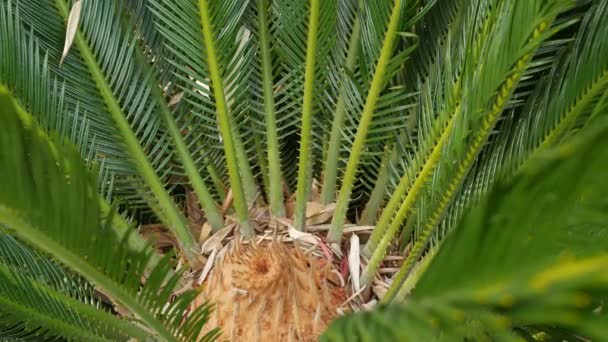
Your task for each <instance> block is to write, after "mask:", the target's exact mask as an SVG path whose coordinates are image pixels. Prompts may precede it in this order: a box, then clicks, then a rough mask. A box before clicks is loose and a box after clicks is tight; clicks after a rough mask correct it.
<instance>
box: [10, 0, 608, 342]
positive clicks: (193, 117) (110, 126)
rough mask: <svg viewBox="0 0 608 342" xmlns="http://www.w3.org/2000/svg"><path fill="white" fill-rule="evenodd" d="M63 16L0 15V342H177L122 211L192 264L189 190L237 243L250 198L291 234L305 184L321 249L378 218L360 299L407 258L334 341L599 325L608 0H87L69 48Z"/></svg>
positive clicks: (247, 220)
mask: <svg viewBox="0 0 608 342" xmlns="http://www.w3.org/2000/svg"><path fill="white" fill-rule="evenodd" d="M76 1H78V0H53V1H43V0H31V1H26V0H5V1H2V2H0V89H2V90H1V94H0V101H2V103H1V104H0V123H1V124H0V153H1V154H0V224H1V225H2V227H3V228H6V229H5V230H6V232H5V231H4V230H3V231H2V232H0V277H2V279H0V281H2V284H1V285H0V301H3V303H7V304H6V305H7V306H6V307H8V305H10V307H11V308H14V310H4V311H3V312H2V313H5V312H6V314H3V315H2V317H1V318H0V336H3V337H2V338H4V336H6V338H13V337H14V338H24V339H28V338H32V337H33V338H35V337H37V336H41V337H45V338H46V337H49V338H51V337H53V338H54V337H64V338H68V339H76V340H78V339H89V338H91V339H94V338H100V339H104V338H105V339H124V338H126V337H127V336H136V337H143V335H146V334H151V335H153V338H158V339H165V340H189V339H193V338H194V337H195V336H197V335H198V332H199V331H200V329H201V326H202V324H203V323H204V321H205V318H206V315H208V310H209V308H208V307H207V306H203V307H201V308H200V309H199V310H198V311H196V312H191V313H189V319H188V320H186V323H182V318H183V317H184V315H185V313H186V311H187V310H188V307H189V304H190V302H191V300H192V299H193V297H194V295H195V294H194V293H186V294H183V295H181V296H178V298H173V295H172V293H173V290H174V289H175V287H176V284H177V282H178V280H179V279H180V277H181V276H182V274H177V275H173V263H172V262H170V260H169V259H170V258H171V257H170V256H166V257H165V258H164V259H161V258H160V256H158V255H156V254H155V253H154V252H153V251H152V249H151V248H150V247H149V246H148V245H146V243H145V242H144V241H143V239H142V238H141V236H140V235H139V234H137V233H135V230H134V229H133V228H134V227H135V226H136V225H137V223H136V222H135V221H136V220H137V221H140V222H141V223H147V222H159V221H160V222H162V223H163V224H164V226H165V227H166V228H167V229H168V230H169V231H170V232H171V233H172V234H173V236H174V238H175V240H176V241H177V244H178V248H177V249H176V251H177V253H176V254H177V257H178V258H181V257H182V256H183V257H185V258H186V259H187V261H188V263H187V264H185V265H184V266H185V267H184V269H187V268H188V267H193V268H196V267H197V266H200V265H198V264H199V258H198V256H197V254H198V253H199V252H200V245H199V241H197V239H196V238H195V235H194V231H193V230H192V229H191V225H190V224H189V222H188V221H187V218H186V215H185V213H184V212H183V210H182V208H183V207H184V199H183V197H184V196H183V194H184V192H185V193H194V194H195V196H196V199H197V200H198V204H199V205H200V209H201V210H202V211H203V213H204V216H205V218H206V220H207V222H208V223H209V224H210V225H211V226H212V229H214V230H218V229H220V228H222V227H223V226H224V224H225V221H228V222H230V221H231V220H234V219H236V222H238V224H239V225H240V233H241V235H243V236H251V235H253V234H254V233H255V231H254V228H255V227H256V225H255V224H254V222H252V221H253V220H252V219H253V217H251V214H250V209H251V208H252V207H257V208H256V209H259V208H260V207H266V206H267V207H268V208H269V212H270V216H274V217H279V218H282V219H293V226H294V227H295V228H297V229H302V230H306V228H307V227H306V226H305V221H306V220H305V219H306V217H305V216H306V215H305V214H306V205H307V202H308V201H310V200H311V199H313V198H312V191H311V185H312V184H313V183H312V181H313V179H315V180H317V181H319V182H320V183H321V191H320V194H319V199H318V200H319V201H321V202H322V203H323V204H325V205H330V204H335V205H336V209H335V215H334V217H333V220H332V225H331V229H330V231H329V234H328V236H327V239H328V240H330V241H332V242H340V241H341V240H342V230H343V226H344V223H345V222H347V220H350V221H358V222H360V223H362V224H365V225H376V227H375V229H374V230H373V232H372V235H371V238H370V239H369V240H368V242H367V244H366V246H365V248H364V255H365V256H366V257H369V262H368V263H367V265H366V269H365V271H364V272H363V275H362V279H361V283H362V284H363V285H364V286H368V285H370V283H371V282H372V280H373V279H374V276H375V275H376V273H377V269H378V267H379V266H380V264H381V263H382V261H383V258H384V255H385V254H386V252H387V250H388V247H389V246H390V245H391V244H393V243H394V242H395V241H396V237H397V236H398V234H400V235H401V238H400V240H401V241H400V242H401V243H402V247H405V245H407V244H411V249H410V252H409V254H408V255H407V258H406V260H405V262H404V263H403V266H402V267H401V270H400V271H399V273H398V274H397V275H396V277H395V278H394V279H393V281H392V285H391V287H390V289H389V291H388V293H387V295H386V296H385V297H384V298H382V301H383V302H390V301H402V300H404V299H407V300H408V305H407V306H406V307H403V306H395V307H390V306H388V307H382V308H381V309H380V311H379V312H376V313H362V314H359V315H355V316H354V318H353V319H352V320H348V319H347V320H341V321H340V323H337V325H336V326H335V328H333V329H335V330H332V331H330V332H329V333H328V335H327V337H328V338H329V339H337V340H340V339H347V340H348V339H349V338H350V337H352V338H353V339H356V338H362V339H363V338H364V337H366V336H369V338H372V339H375V338H380V337H382V336H380V337H379V335H378V334H380V332H385V333H386V334H385V335H384V336H385V337H386V338H387V339H389V340H390V339H393V340H394V339H401V338H403V339H408V338H409V339H413V340H433V339H443V340H448V341H449V340H454V339H463V338H467V339H473V340H483V339H487V340H493V339H498V340H501V339H504V340H514V339H515V340H516V339H520V338H527V339H530V338H531V337H530V336H536V334H539V333H544V334H547V336H550V337H551V338H566V337H567V336H572V335H571V334H582V335H585V336H591V337H598V338H602V337H604V336H605V334H606V332H605V331H604V330H603V329H602V326H601V323H602V322H604V323H605V314H604V315H603V316H602V315H595V314H592V311H593V309H595V308H597V307H599V306H600V304H601V303H602V302H601V301H602V298H603V299H604V300H605V298H606V294H605V289H606V287H607V285H608V284H606V279H604V278H602V277H601V275H600V273H597V272H599V271H600V270H603V268H602V266H601V262H602V261H603V262H605V260H604V259H605V254H606V252H607V251H606V249H605V244H601V243H599V242H600V241H604V240H605V237H606V232H605V226H604V223H603V222H604V221H605V217H604V215H603V212H604V211H606V208H605V204H606V203H605V200H604V199H603V198H601V189H602V186H604V185H605V181H604V180H603V179H602V177H601V175H602V171H603V170H605V169H607V168H606V165H604V164H602V158H600V157H601V156H602V155H603V154H606V149H605V148H603V147H602V146H601V145H602V143H600V141H601V139H603V138H602V137H601V133H600V132H603V131H602V130H603V129H604V128H595V126H598V127H605V126H604V124H603V117H604V116H605V115H606V112H607V111H606V109H607V106H608V41H607V40H606V39H605V37H607V36H608V2H606V1H604V0H587V1H574V0H551V1H549V0H480V1H465V0H221V1H219V0H198V1H194V0H173V1H169V0H126V1H122V0H107V1H90V0H80V1H81V4H82V14H81V17H80V22H79V23H78V24H77V30H76V34H75V37H74V43H73V44H72V46H71V48H70V50H69V53H68V54H67V56H65V59H63V58H62V48H63V46H64V41H65V38H66V25H67V21H68V15H69V11H70V8H71V7H72V6H73V5H74V4H75V3H76ZM62 59H63V63H60V61H61V60H62ZM582 132H584V134H583V133H582ZM578 135H583V138H576V136H578ZM572 137H575V139H571V138H572ZM604 143H605V142H604ZM556 146H557V148H556ZM604 159H605V158H604ZM602 168H603V169H602ZM497 182H499V184H498V185H497V186H496V183H497ZM492 189H493V190H492ZM604 190H606V189H604ZM488 192H491V193H490V194H489V195H488ZM292 195H295V197H294V196H292ZM314 200H317V198H314ZM292 201H293V202H294V203H295V204H294V203H291V202H292ZM220 203H227V204H231V207H229V208H223V207H222V209H225V210H220V205H219V204H220ZM187 204H188V206H189V207H190V206H192V205H193V204H192V203H187ZM287 204H294V206H295V210H294V211H295V215H294V217H289V218H285V217H284V216H285V215H286V213H287V212H288V210H286V209H287ZM116 211H118V212H120V214H121V215H119V214H118V213H115V212H116ZM256 212H257V210H256ZM467 213H468V214H467ZM281 222H284V220H282V221H281ZM7 234H8V235H7ZM9 235H10V237H9ZM446 236H447V238H446ZM12 237H15V238H16V239H18V240H19V241H20V242H17V240H11V239H12ZM444 238H445V240H444ZM26 246H27V247H26ZM429 248H432V249H429ZM516 251H517V252H516ZM562 254H563V255H565V256H563V255H562ZM562 256H563V258H562ZM50 260H52V261H50ZM23 264H25V265H27V267H28V268H27V270H24V271H23V272H17V270H18V268H17V267H22V266H16V265H23ZM63 267H65V269H64V268H63ZM577 272H580V273H577ZM167 273H168V275H167ZM76 274H78V275H76ZM80 277H82V278H80ZM543 277H545V278H543ZM59 278H62V279H67V280H68V281H67V283H66V282H64V281H63V280H62V281H58V279H59ZM144 278H145V279H147V281H145V282H142V281H141V280H142V279H144ZM543 279H549V280H543ZM543 281H544V282H545V286H547V288H545V289H543V291H540V290H538V288H535V287H534V286H533V284H534V283H535V282H536V283H538V282H540V283H542V282H543ZM93 289H95V290H93ZM412 289H413V292H411V295H410V290H412ZM96 291H100V292H102V293H103V294H104V295H105V296H107V297H109V298H110V300H111V301H112V302H113V303H114V304H117V305H120V306H121V307H124V308H126V310H128V311H130V312H131V313H132V314H133V317H126V318H125V319H123V320H119V319H118V318H116V317H115V316H113V315H112V314H111V313H110V312H109V311H107V310H106V309H105V308H104V307H102V305H101V304H100V302H99V300H98V295H97V292H96ZM583 299H589V300H588V301H585V300H583ZM1 310H2V308H0V311H1ZM394 316H399V317H400V324H393V323H392V322H387V321H386V320H387V319H393V317H394ZM30 317H31V319H30ZM602 320H604V321H602ZM387 323H390V324H387ZM340 327H342V328H343V329H346V330H340ZM351 327H352V329H351ZM437 327H441V329H439V330H438V329H436V328H437ZM349 329H351V330H352V331H350V332H349V333H352V334H354V335H352V336H351V335H348V334H347V335H340V334H344V333H345V331H347V330H349ZM380 329H381V330H380ZM1 334H5V335H1ZM214 334H216V332H215V331H214V332H211V333H210V334H209V335H208V336H207V337H206V338H208V339H213V338H214V336H215V335H214ZM390 334H393V335H392V337H391V336H389V335H390ZM569 334H570V335H569Z"/></svg>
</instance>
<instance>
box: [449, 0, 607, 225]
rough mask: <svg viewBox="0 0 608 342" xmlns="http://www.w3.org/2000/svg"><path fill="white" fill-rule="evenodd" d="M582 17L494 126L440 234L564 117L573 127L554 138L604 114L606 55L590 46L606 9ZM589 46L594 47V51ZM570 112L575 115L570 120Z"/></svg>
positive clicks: (545, 138)
mask: <svg viewBox="0 0 608 342" xmlns="http://www.w3.org/2000/svg"><path fill="white" fill-rule="evenodd" d="M583 13H585V16H584V17H583V20H582V22H581V23H580V27H579V28H578V31H577V35H576V37H575V39H574V41H572V42H570V44H568V45H566V46H563V45H561V44H559V45H558V48H559V52H560V53H559V54H558V56H557V58H555V60H554V61H553V62H552V64H553V67H552V69H551V70H548V71H547V72H546V73H544V74H541V75H537V76H536V77H538V78H539V79H540V80H539V81H538V82H537V86H536V89H534V90H533V91H532V92H531V94H530V95H529V97H528V100H527V101H526V102H525V103H524V104H522V107H521V108H520V109H518V110H515V111H511V112H510V113H509V115H507V116H506V118H505V122H503V123H501V124H500V127H499V128H500V129H499V133H498V134H497V136H496V137H495V139H493V141H491V142H490V145H489V146H488V147H487V148H486V149H485V151H484V152H483V153H482V155H481V156H480V159H479V165H478V166H477V167H476V170H475V171H474V172H472V174H471V175H470V176H469V177H468V178H467V180H466V184H465V185H464V186H463V189H462V195H458V196H457V200H456V201H457V202H455V203H454V204H453V205H452V207H451V208H450V212H449V213H448V214H447V215H446V218H445V221H444V222H443V223H442V227H441V228H442V234H444V233H445V232H447V231H449V230H450V229H451V227H453V226H454V225H455V224H456V223H457V222H458V219H459V218H460V217H461V216H462V214H463V213H464V211H465V210H466V208H469V207H472V206H474V205H475V203H477V201H478V200H479V199H480V198H481V197H482V196H483V194H484V193H486V192H487V190H488V188H489V187H490V186H491V185H492V184H493V182H494V181H495V180H496V179H501V178H505V177H510V176H511V175H512V174H513V173H515V172H517V170H518V169H519V168H520V167H521V166H522V165H523V164H525V162H526V161H527V160H529V159H530V158H531V157H533V155H534V154H535V153H538V152H539V151H540V150H542V149H543V148H545V147H546V146H549V145H551V143H550V140H552V139H553V138H552V137H556V136H557V135H556V134H558V133H556V132H557V130H558V129H559V127H565V126H564V125H566V124H565V121H564V120H569V119H567V118H566V116H568V115H575V116H577V117H578V119H577V120H576V121H578V122H577V123H576V124H575V125H573V126H572V127H571V128H570V129H566V130H565V131H564V132H562V133H559V134H560V135H561V136H563V137H565V136H567V135H569V134H572V133H573V132H574V131H575V130H576V129H578V128H580V127H581V126H582V125H584V124H585V123H586V122H587V121H586V120H587V118H588V117H591V115H592V113H593V112H596V113H599V112H601V111H603V110H604V109H605V104H603V102H602V100H601V94H602V92H604V93H605V92H606V86H607V85H606V84H603V85H602V82H603V81H602V78H601V76H602V72H603V70H604V69H605V67H606V66H607V65H608V58H607V56H608V55H607V54H606V51H608V50H607V46H606V44H595V43H592V42H598V38H597V37H599V36H604V35H605V34H606V33H607V32H604V31H606V25H605V24H604V23H602V22H601V20H602V19H604V18H605V17H606V15H608V12H607V9H606V6H604V5H602V4H599V3H596V4H594V6H592V7H591V8H589V9H588V10H587V11H586V12H583ZM591 44H595V45H594V48H591ZM587 50H594V51H595V52H597V55H596V54H585V53H580V52H579V51H587ZM602 66H604V67H602ZM581 68H583V69H581ZM594 80H595V81H596V82H594ZM602 87H603V88H602ZM577 92H578V93H577ZM575 94H576V95H575ZM568 99H570V101H571V100H572V99H577V100H576V101H577V102H576V103H577V104H576V105H570V106H566V105H565V103H567V102H568V101H569V100H568ZM563 101H566V102H563ZM576 106H578V107H579V110H580V111H578V112H576V114H573V113H575V111H574V107H576ZM603 108H604V109H603ZM531 132H533V133H531ZM465 193H466V195H465ZM466 196H469V197H471V198H467V197H466Z"/></svg>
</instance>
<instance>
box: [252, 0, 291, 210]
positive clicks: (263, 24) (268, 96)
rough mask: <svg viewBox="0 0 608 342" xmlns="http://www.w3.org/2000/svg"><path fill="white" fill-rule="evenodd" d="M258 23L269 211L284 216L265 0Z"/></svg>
mask: <svg viewBox="0 0 608 342" xmlns="http://www.w3.org/2000/svg"><path fill="white" fill-rule="evenodd" d="M257 12H258V24H259V27H260V54H261V57H262V85H263V88H264V113H265V114H266V139H267V140H266V144H267V146H266V147H267V148H268V179H269V182H268V183H269V184H268V190H267V191H268V197H269V201H270V212H271V214H272V215H274V216H277V217H283V216H285V206H284V203H283V184H282V182H281V178H282V172H281V159H280V155H279V138H278V133H277V123H276V114H275V103H274V94H273V92H274V91H273V77H272V60H271V55H270V32H269V29H268V18H267V15H268V13H267V12H268V6H267V4H266V0H257Z"/></svg>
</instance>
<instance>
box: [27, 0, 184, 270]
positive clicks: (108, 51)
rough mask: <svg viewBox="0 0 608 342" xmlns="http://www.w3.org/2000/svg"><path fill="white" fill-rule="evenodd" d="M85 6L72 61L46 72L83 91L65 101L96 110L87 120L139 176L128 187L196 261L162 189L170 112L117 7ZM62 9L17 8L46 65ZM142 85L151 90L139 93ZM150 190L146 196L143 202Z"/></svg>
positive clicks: (60, 4)
mask: <svg viewBox="0 0 608 342" xmlns="http://www.w3.org/2000/svg"><path fill="white" fill-rule="evenodd" d="M83 5H84V6H83V9H82V11H83V13H86V14H85V15H84V16H83V17H82V18H81V23H80V24H81V25H80V27H81V29H79V30H78V31H77V32H76V35H75V39H74V47H73V48H72V50H71V53H70V55H71V58H70V56H68V58H66V59H65V62H64V63H63V64H62V65H61V66H58V65H54V64H50V65H51V71H52V72H53V73H55V74H56V75H58V77H60V78H62V79H63V80H64V81H65V82H66V84H69V85H70V86H71V87H70V89H77V91H82V89H86V91H88V92H89V93H88V94H84V93H77V96H69V98H71V101H73V102H75V103H76V104H78V103H81V102H85V101H86V102H88V100H89V99H90V100H91V102H94V103H95V106H94V108H91V109H90V112H89V114H90V117H95V118H103V119H102V120H103V122H104V123H103V125H102V126H103V129H105V130H108V129H111V130H112V133H111V134H110V135H111V136H116V135H117V133H118V138H119V139H118V142H117V144H116V145H115V146H114V147H118V146H121V147H122V148H123V149H124V150H126V151H127V156H125V160H128V161H129V162H130V163H131V165H132V166H133V169H135V170H136V171H137V177H135V181H136V183H138V184H134V185H132V186H135V188H136V189H138V191H139V192H140V193H142V195H144V197H145V198H146V199H147V201H148V202H149V204H150V206H151V207H152V208H153V209H155V212H156V213H157V214H158V216H159V217H160V218H161V219H162V220H163V221H164V222H165V223H166V224H167V226H168V227H169V228H170V229H172V230H173V232H174V233H175V234H176V235H177V237H178V241H179V243H181V244H183V247H184V250H183V252H184V253H185V254H186V255H187V256H188V258H189V259H190V261H192V262H195V260H196V259H195V258H194V257H193V255H192V251H193V249H194V243H195V242H194V238H193V237H192V234H191V232H190V230H189V228H188V226H187V225H186V223H185V219H184V218H183V215H181V213H180V212H179V210H178V209H177V207H176V205H175V203H174V201H173V199H172V198H171V197H170V196H169V194H168V191H167V190H166V189H165V183H166V179H167V176H168V175H169V170H170V169H171V167H170V165H169V162H170V160H171V157H172V154H173V152H172V151H171V149H170V147H171V145H172V143H171V139H170V137H169V136H168V135H167V134H166V133H164V130H163V128H164V127H162V123H163V122H162V120H163V119H168V118H169V119H170V113H168V111H167V110H166V106H163V104H164V103H163V99H162V98H160V99H159V97H160V96H162V95H161V94H160V89H158V86H157V85H156V84H154V72H153V70H152V69H151V68H149V66H148V65H147V64H146V63H142V62H141V60H140V61H139V62H138V58H137V54H136V53H135V47H136V46H137V44H135V40H136V39H137V37H136V35H135V34H133V33H130V32H127V33H125V32H122V30H121V28H122V26H121V21H122V17H121V16H120V15H114V14H115V13H116V6H115V4H114V3H113V2H104V3H90V2H86V3H84V4H83ZM67 6H68V4H67V3H66V2H65V1H59V0H58V1H56V2H55V4H54V5H53V4H50V3H39V2H26V3H19V9H20V10H21V13H22V17H21V18H22V23H23V25H26V26H27V27H29V28H30V29H31V32H33V33H34V35H35V36H36V37H42V38H43V39H40V41H41V46H42V47H43V49H45V50H46V51H47V53H48V54H49V56H51V57H50V58H52V60H56V59H59V55H60V52H59V51H58V48H57V47H58V46H61V44H60V43H59V42H61V41H63V30H64V28H63V27H64V20H66V18H67V15H68V7H67ZM108 23H110V24H108ZM49 33H53V34H52V35H50V34H49ZM53 42H55V43H56V44H53ZM76 56H77V57H76ZM83 82H88V84H86V85H85V84H83ZM141 84H146V85H151V87H143V88H142V87H140V86H139V85H141ZM87 110H89V109H87ZM91 127H93V124H91ZM114 129H115V131H114ZM169 131H170V132H172V133H173V137H175V127H171V125H169ZM96 157H97V158H100V156H96ZM146 189H149V190H146ZM136 191H137V190H136ZM148 191H149V192H150V193H148V194H147V195H146V193H147V192H148Z"/></svg>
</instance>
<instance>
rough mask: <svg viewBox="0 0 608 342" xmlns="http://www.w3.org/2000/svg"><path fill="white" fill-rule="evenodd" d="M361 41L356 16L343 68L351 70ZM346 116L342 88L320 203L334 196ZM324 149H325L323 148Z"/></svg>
mask: <svg viewBox="0 0 608 342" xmlns="http://www.w3.org/2000/svg"><path fill="white" fill-rule="evenodd" d="M360 41H361V22H360V21H359V18H358V17H357V18H356V19H355V21H354V23H353V32H352V34H351V36H350V42H349V46H348V53H347V55H346V63H345V66H344V68H345V69H347V70H349V71H352V70H353V69H354V68H355V63H356V62H357V56H358V54H359V46H360V44H359V42H360ZM345 116H346V100H345V97H344V89H340V95H339V97H338V102H337V103H336V111H335V114H334V119H333V122H332V124H331V134H330V138H329V143H328V144H327V156H326V158H325V163H324V171H323V188H322V189H321V203H323V204H329V203H332V202H333V201H334V199H335V196H336V187H337V183H336V179H337V175H338V161H339V160H340V146H341V140H342V128H343V127H342V125H343V124H344V118H345ZM324 150H325V149H324Z"/></svg>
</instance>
